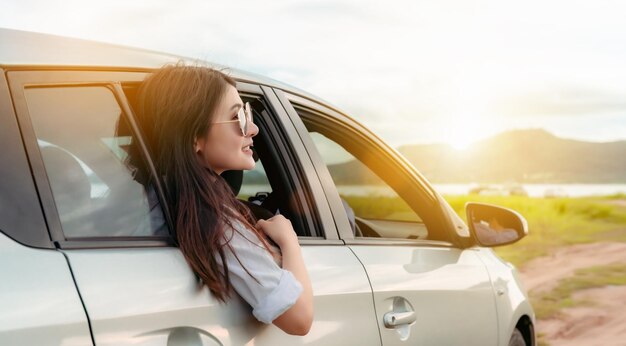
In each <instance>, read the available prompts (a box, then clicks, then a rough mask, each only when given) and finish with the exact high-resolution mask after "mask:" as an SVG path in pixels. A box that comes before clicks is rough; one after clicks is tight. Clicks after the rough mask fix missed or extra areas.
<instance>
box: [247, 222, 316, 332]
mask: <svg viewBox="0 0 626 346" xmlns="http://www.w3.org/2000/svg"><path fill="white" fill-rule="evenodd" d="M256 227H257V228H259V229H261V230H262V231H263V232H265V234H267V236H268V237H270V239H272V240H273V241H274V242H275V243H276V244H277V245H278V246H279V247H280V251H281V253H282V256H283V269H285V270H289V271H290V272H291V273H292V274H293V275H294V276H295V278H296V280H298V281H299V282H300V284H301V285H302V294H301V295H300V297H299V298H298V300H297V301H296V303H295V304H294V305H293V306H291V307H290V308H289V309H288V310H287V311H285V312H284V313H283V314H282V315H280V316H278V317H277V318H276V319H275V320H274V321H272V323H274V325H275V326H277V327H278V328H280V329H282V330H283V331H285V332H286V333H288V334H292V335H306V334H307V333H308V332H309V330H310V329H311V325H312V324H313V289H312V288H311V280H310V279H309V274H308V272H307V270H306V266H305V265H304V260H303V258H302V253H301V249H300V244H299V243H298V236H297V235H296V232H295V231H294V229H293V226H291V221H289V220H288V219H286V218H285V217H284V216H282V215H275V216H273V217H271V218H270V219H267V220H259V222H257V224H256Z"/></svg>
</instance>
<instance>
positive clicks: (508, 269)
mask: <svg viewBox="0 0 626 346" xmlns="http://www.w3.org/2000/svg"><path fill="white" fill-rule="evenodd" d="M477 251H479V252H480V259H481V260H482V261H483V262H484V263H485V266H486V267H487V270H488V271H489V275H490V276H491V281H492V283H493V287H494V292H496V306H497V311H498V321H500V328H499V329H500V333H499V343H498V344H499V345H508V342H509V338H510V337H511V334H512V333H513V330H514V329H515V325H516V323H517V321H519V319H520V318H521V317H522V316H528V317H529V318H530V320H531V321H532V324H533V325H535V313H534V312H533V309H532V306H531V305H530V303H529V299H528V293H527V292H526V289H525V288H524V285H523V284H522V281H521V280H520V278H519V276H518V272H517V269H515V267H514V266H513V265H511V264H509V263H505V262H504V261H503V260H502V259H500V257H498V256H496V254H495V253H494V251H493V250H492V249H489V248H477Z"/></svg>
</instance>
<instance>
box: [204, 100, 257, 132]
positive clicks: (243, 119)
mask: <svg viewBox="0 0 626 346" xmlns="http://www.w3.org/2000/svg"><path fill="white" fill-rule="evenodd" d="M236 122H238V123H239V128H240V129H241V133H242V134H243V136H244V137H246V136H247V135H248V134H249V133H248V130H249V129H250V126H249V125H250V124H252V109H251V108H250V102H246V103H245V104H244V105H243V107H241V108H239V111H238V112H237V120H227V121H216V122H214V123H213V124H228V123H236Z"/></svg>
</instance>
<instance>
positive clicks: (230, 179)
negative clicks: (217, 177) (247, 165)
mask: <svg viewBox="0 0 626 346" xmlns="http://www.w3.org/2000/svg"><path fill="white" fill-rule="evenodd" d="M221 176H222V178H224V180H226V182H227V183H228V185H230V188H231V189H232V190H233V193H234V194H235V196H237V195H238V194H239V190H241V184H242V183H243V171H224V172H223V173H222V174H221Z"/></svg>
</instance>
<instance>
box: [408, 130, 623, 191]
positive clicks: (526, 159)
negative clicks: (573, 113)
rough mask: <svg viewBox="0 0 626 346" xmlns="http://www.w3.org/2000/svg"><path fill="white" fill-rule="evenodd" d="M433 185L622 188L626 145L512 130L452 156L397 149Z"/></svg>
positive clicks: (447, 151) (431, 149)
mask: <svg viewBox="0 0 626 346" xmlns="http://www.w3.org/2000/svg"><path fill="white" fill-rule="evenodd" d="M398 151H400V153H402V154H403V155H404V156H405V157H406V158H407V159H408V160H409V161H411V163H413V164H414V165H415V167H417V169H418V170H419V171H420V172H421V173H422V174H423V175H424V176H426V178H428V179H429V180H430V181H431V182H435V183H468V182H478V183H505V182H512V181H514V182H519V183H626V141H617V142H607V143H595V142H583V141H577V140H571V139H564V138H559V137H556V136H554V135H552V134H550V133H549V132H546V131H544V130H537V129H533V130H514V131H507V132H504V133H501V134H498V135H496V136H494V137H491V138H488V139H485V140H483V141H480V142H477V143H475V144H474V145H472V146H470V147H469V148H468V149H467V150H464V151H458V150H455V149H454V148H452V147H451V146H449V145H446V144H429V145H405V146H402V147H400V148H398Z"/></svg>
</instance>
